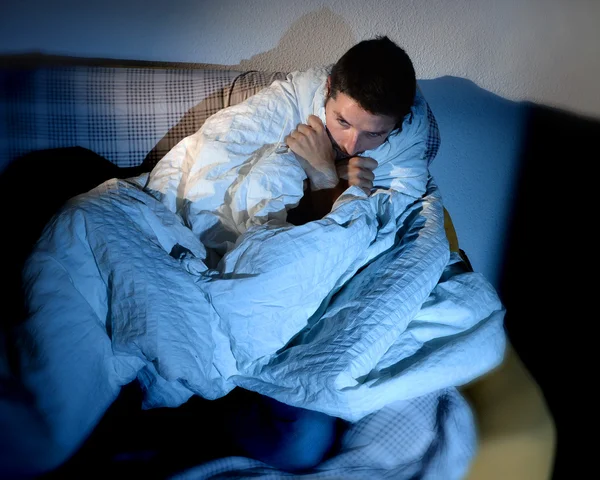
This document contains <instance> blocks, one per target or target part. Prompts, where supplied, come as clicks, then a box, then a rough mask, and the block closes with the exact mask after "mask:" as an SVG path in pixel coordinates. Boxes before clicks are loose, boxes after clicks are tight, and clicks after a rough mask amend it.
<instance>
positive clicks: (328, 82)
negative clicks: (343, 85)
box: [325, 75, 331, 98]
mask: <svg viewBox="0 0 600 480" xmlns="http://www.w3.org/2000/svg"><path fill="white" fill-rule="evenodd" d="M330 93H331V75H327V95H325V98H329V94H330Z"/></svg>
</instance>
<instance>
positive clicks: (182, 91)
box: [0, 66, 240, 169]
mask: <svg viewBox="0 0 600 480" xmlns="http://www.w3.org/2000/svg"><path fill="white" fill-rule="evenodd" d="M239 75H240V72H239V71H228V70H210V69H162V68H108V67H97V66H92V67H84V66H75V67H73V66H70V67H42V68H23V69H3V70H0V110H1V111H2V114H1V115H0V169H1V168H3V167H4V166H6V164H7V163H8V162H10V161H12V160H13V159H15V158H16V157H19V156H22V155H24V154H26V153H28V152H31V151H34V150H42V149H49V148H59V147H72V146H81V147H84V148H88V149H90V150H92V151H94V152H96V153H98V154H100V155H102V156H104V157H105V158H107V159H109V160H110V161H111V162H113V163H115V164H117V165H119V166H123V167H131V166H136V165H139V164H141V163H142V161H143V160H144V159H145V158H146V156H147V155H148V152H150V151H151V150H152V149H153V148H154V147H155V146H156V145H157V143H158V142H159V141H160V140H161V139H162V138H163V137H165V135H167V133H168V132H169V130H170V129H171V128H173V127H174V126H175V125H177V124H178V122H180V120H182V117H184V115H185V113H186V112H188V110H190V109H191V108H192V107H194V106H197V105H199V104H203V112H204V113H203V117H204V119H205V117H206V116H208V115H210V114H212V113H215V112H216V111H217V110H218V109H219V108H222V105H223V104H224V102H225V99H228V98H229V96H230V86H231V84H232V82H233V81H234V80H235V79H236V78H237V77H238V76H239ZM186 121H187V120H186ZM200 121H202V122H203V119H200V120H199V119H195V118H193V117H192V123H190V124H189V129H193V128H194V125H195V124H197V123H199V122H200ZM187 125H188V124H187V123H186V126H187Z"/></svg>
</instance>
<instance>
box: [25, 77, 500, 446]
mask: <svg viewBox="0 0 600 480" xmlns="http://www.w3.org/2000/svg"><path fill="white" fill-rule="evenodd" d="M315 79H316V80H315ZM303 82H304V83H303ZM323 84H324V83H323V77H319V76H318V75H316V76H312V77H310V76H309V77H303V76H299V77H298V79H297V81H296V83H294V82H292V83H281V84H277V85H274V86H273V87H272V88H273V89H275V90H277V89H283V90H282V91H283V93H285V95H287V94H289V95H292V94H294V95H300V96H304V97H305V98H306V99H308V100H309V101H308V103H307V102H304V103H302V102H301V104H303V105H304V104H307V105H308V106H307V107H306V109H305V110H303V111H299V112H296V113H294V115H300V117H299V118H304V117H305V116H306V115H307V114H308V113H310V112H313V113H315V112H316V113H319V112H320V113H321V114H322V113H323V112H322V110H321V109H322V105H323ZM290 85H291V87H290ZM292 87H293V88H292ZM269 92H271V94H272V93H274V91H273V90H270V91H269V90H267V91H266V92H265V93H264V94H263V95H261V94H258V95H257V96H255V97H252V99H251V101H249V102H245V103H242V104H240V105H239V106H236V107H234V108H232V109H229V110H226V111H224V113H222V114H221V112H219V114H217V115H216V116H215V120H214V122H211V121H208V122H207V123H206V124H205V126H204V127H203V128H202V129H201V131H200V132H198V133H197V134H195V135H193V136H191V137H188V138H187V139H185V140H183V141H182V142H181V143H180V144H179V145H178V146H176V147H175V148H174V149H173V150H172V152H170V153H169V154H168V155H167V156H166V157H165V158H164V159H163V160H162V161H161V162H159V164H158V165H157V166H156V168H155V169H154V170H153V172H151V174H150V175H149V178H145V177H140V178H136V179H130V180H129V181H123V180H116V179H115V180H111V181H108V182H106V183H104V184H102V185H100V186H99V187H97V188H95V189H93V190H92V191H90V192H88V193H86V194H84V195H80V196H78V197H75V198H74V199H72V200H71V201H70V202H69V204H68V205H67V206H66V207H65V208H63V210H62V211H61V212H60V213H59V214H58V215H57V216H56V217H55V218H54V219H53V221H52V222H51V223H50V224H49V225H48V226H47V228H46V230H45V232H44V234H43V235H42V238H41V239H40V241H39V242H38V244H37V246H36V248H35V250H34V252H33V253H32V255H31V257H30V258H29V260H28V262H27V264H26V266H25V269H24V280H25V285H26V294H27V297H26V298H27V302H28V305H27V306H28V308H29V311H30V312H31V315H30V318H29V319H28V321H27V322H26V324H25V325H24V326H23V329H22V330H23V338H25V339H26V341H25V342H24V343H26V344H28V345H30V347H31V348H28V349H24V350H23V351H22V354H23V356H24V361H23V378H24V382H25V384H26V385H27V386H28V387H29V388H30V389H31V390H32V391H33V392H34V394H35V396H36V398H37V401H38V408H39V409H40V412H41V413H42V415H43V416H44V418H46V419H47V421H48V425H49V428H50V430H52V431H53V432H54V434H55V435H56V436H57V437H58V438H59V441H61V442H63V443H64V444H72V443H73V442H74V441H76V440H74V439H77V438H81V437H82V435H83V434H85V432H86V431H89V429H90V428H91V427H92V426H93V424H94V423H95V421H96V420H97V419H98V418H99V416H100V415H102V412H103V409H105V408H106V407H107V405H108V404H109V403H110V401H112V399H113V398H114V397H115V395H116V392H117V391H118V388H119V387H120V386H121V385H124V384H126V383H128V382H130V381H131V380H133V379H134V378H136V377H137V378H138V379H139V380H140V382H141V383H142V385H143V386H144V388H145V392H146V393H145V406H146V407H147V408H151V407H158V406H170V407H175V406H178V405H180V404H182V403H183V402H185V401H186V400H187V399H188V398H189V397H190V396H191V395H193V394H198V395H201V396H203V397H205V398H209V399H213V398H217V397H220V396H223V395H225V394H226V393H228V392H229V391H230V390H231V389H233V388H234V387H235V386H236V385H237V386H241V387H244V388H247V389H251V390H255V391H257V392H259V393H262V394H265V395H269V396H272V397H273V398H275V399H277V400H279V401H282V402H285V403H288V404H290V405H295V406H300V407H304V408H311V409H315V410H319V411H322V412H324V413H327V414H330V415H335V416H338V417H342V418H344V419H346V420H349V421H352V422H357V421H359V420H360V419H363V418H365V417H366V416H368V415H370V414H373V413H374V412H377V411H378V410H380V409H382V408H384V407H386V406H389V405H391V404H393V403H394V402H398V401H409V400H411V399H415V398H419V397H422V396H423V395H428V394H434V395H435V394H436V392H440V391H443V390H444V389H448V388H453V387H456V386H459V385H462V384H464V383H466V382H468V381H470V380H472V379H474V378H476V377H478V376H479V375H481V374H483V373H485V372H487V371H489V370H490V369H491V368H493V367H494V366H496V365H497V364H498V363H499V362H500V361H501V360H502V355H503V351H504V342H505V338H504V332H503V328H502V320H503V315H504V310H503V307H502V304H501V303H500V301H499V299H498V297H497V295H496V293H495V291H494V289H493V288H492V287H491V285H490V284H489V283H488V282H487V281H486V280H485V279H484V278H483V277H482V276H481V275H479V274H477V273H473V272H460V273H457V271H456V268H455V267H453V266H454V265H456V264H457V259H456V258H455V257H453V256H451V255H450V253H449V249H448V242H447V239H446V237H445V233H444V226H443V206H442V202H441V197H440V194H439V191H438V188H437V186H436V184H435V182H434V181H433V179H432V178H431V177H430V176H429V174H428V171H427V164H426V162H425V161H424V155H425V149H426V146H425V137H426V131H427V125H426V124H425V123H424V122H425V120H424V118H425V114H424V112H423V111H420V110H419V109H421V110H422V109H424V108H425V107H424V106H423V105H422V104H421V103H420V101H419V100H418V99H417V100H416V102H415V109H414V112H413V113H414V115H412V116H410V117H409V118H408V119H407V120H406V122H405V124H404V125H403V130H402V133H401V134H400V135H403V136H402V137H394V138H391V139H390V141H389V142H387V143H386V144H384V145H383V146H382V147H380V149H377V150H376V151H372V152H365V154H367V153H368V155H369V156H372V157H374V158H376V159H377V158H379V159H380V160H382V159H389V161H388V162H386V161H383V160H382V161H381V162H380V164H379V167H378V169H379V171H377V170H376V172H375V173H376V179H375V185H376V187H377V188H376V189H375V191H374V192H373V193H372V194H371V195H370V196H367V195H365V194H364V192H362V190H360V189H359V188H356V187H350V188H349V189H348V190H347V191H346V192H344V194H343V195H342V196H341V197H340V198H339V199H338V200H337V201H336V203H335V204H334V206H333V209H332V211H331V213H329V214H328V215H326V216H325V217H324V218H322V219H320V220H316V221H313V222H309V223H306V224H304V225H300V226H293V225H291V224H289V223H287V221H286V212H287V210H289V208H291V207H293V206H294V205H296V204H297V202H298V201H299V198H300V197H301V196H302V195H303V182H304V179H305V175H304V172H303V171H302V169H301V167H300V165H299V163H298V161H297V160H296V159H295V157H294V155H293V154H291V153H287V154H279V153H277V146H278V144H279V142H280V139H281V138H282V136H283V134H284V133H285V129H286V128H292V127H293V126H294V125H293V123H294V121H295V120H296V117H293V116H291V114H290V112H291V111H292V110H293V109H290V107H289V105H293V104H295V103H294V102H292V103H289V102H288V103H289V105H288V106H287V107H286V106H285V103H286V101H287V100H285V99H286V96H285V95H284V96H283V98H284V102H283V105H284V106H283V107H282V106H281V105H282V104H281V103H278V101H274V100H273V98H275V97H277V98H282V97H281V95H271V94H270V93H269ZM261 93H262V92H261ZM279 93H281V92H279ZM253 102H255V103H253ZM256 102H258V105H257V104H256ZM253 105H254V106H255V107H256V108H254V107H253ZM300 110H302V109H300ZM245 111H246V113H244V112H245ZM256 111H259V112H263V113H264V115H263V116H260V115H259V117H258V123H255V121H254V120H249V119H251V114H252V113H256ZM419 112H420V114H419ZM220 115H222V116H225V118H226V119H227V121H226V122H221V120H223V118H222V117H221V116H220ZM261 122H266V123H267V124H269V123H270V122H275V126H277V130H278V131H279V127H280V128H281V131H280V133H278V134H276V135H273V134H272V132H274V131H275V130H274V126H273V125H271V126H270V127H268V128H267V126H268V125H266V124H263V123H261ZM289 123H291V124H289ZM261 125H262V127H265V128H264V129H263V128H262V127H261ZM259 127H260V128H259ZM404 127H406V128H404ZM263 131H264V132H267V133H265V134H264V135H262V134H261V133H260V132H263ZM257 132H258V133H257ZM407 146H408V147H410V148H408V147H407ZM411 149H412V150H411ZM409 150H410V151H409ZM73 385H77V386H76V391H73V388H72V387H73ZM466 428H469V426H468V425H466Z"/></svg>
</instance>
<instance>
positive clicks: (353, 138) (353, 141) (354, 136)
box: [344, 131, 358, 156]
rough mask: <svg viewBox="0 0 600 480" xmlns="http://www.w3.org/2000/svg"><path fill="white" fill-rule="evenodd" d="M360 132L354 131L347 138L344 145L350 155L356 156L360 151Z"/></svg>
mask: <svg viewBox="0 0 600 480" xmlns="http://www.w3.org/2000/svg"><path fill="white" fill-rule="evenodd" d="M357 144H358V132H356V131H352V132H348V136H347V137H346V141H345V143H344V150H346V153H347V154H348V155H351V156H352V155H356V152H357V151H358V149H357V148H356V147H357V146H358V145H357Z"/></svg>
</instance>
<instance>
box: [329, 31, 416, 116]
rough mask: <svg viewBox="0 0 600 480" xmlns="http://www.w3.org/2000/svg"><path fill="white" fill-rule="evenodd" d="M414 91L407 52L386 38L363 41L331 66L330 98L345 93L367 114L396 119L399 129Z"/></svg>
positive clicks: (408, 108)
mask: <svg viewBox="0 0 600 480" xmlns="http://www.w3.org/2000/svg"><path fill="white" fill-rule="evenodd" d="M416 88H417V80H416V76H415V69H414V67H413V64H412V61H411V60H410V58H409V56H408V55H407V54H406V52H405V51H404V50H403V49H402V48H400V47H399V46H398V45H396V44H395V43H394V42H392V41H391V40H390V39H389V38H388V37H387V36H378V37H375V38H374V39H372V40H363V41H362V42H359V43H357V44H356V45H354V46H353V47H352V48H350V50H348V51H347V52H346V53H345V54H344V55H343V56H342V57H341V58H340V59H339V60H338V61H337V63H336V64H335V65H334V66H333V69H332V70H331V83H330V90H329V95H330V96H331V97H333V98H335V97H336V96H337V94H338V93H340V92H341V93H344V94H346V95H348V96H349V97H351V98H352V99H353V100H355V101H357V102H358V104H359V105H360V106H361V107H362V108H363V109H364V110H366V111H367V112H370V113H372V114H375V115H387V116H389V117H392V118H395V119H396V121H397V123H396V126H397V127H400V126H401V125H402V121H403V119H404V117H405V116H406V115H407V114H408V113H409V112H410V108H411V106H412V104H413V102H414V98H415V93H416Z"/></svg>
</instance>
